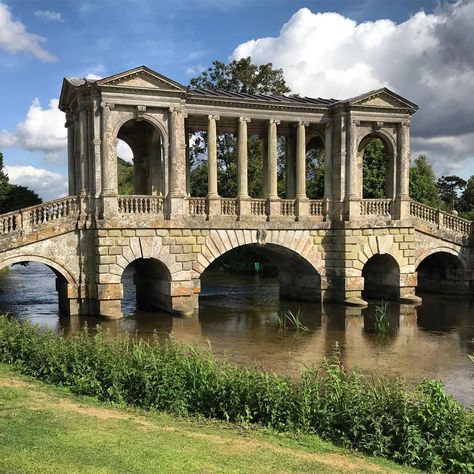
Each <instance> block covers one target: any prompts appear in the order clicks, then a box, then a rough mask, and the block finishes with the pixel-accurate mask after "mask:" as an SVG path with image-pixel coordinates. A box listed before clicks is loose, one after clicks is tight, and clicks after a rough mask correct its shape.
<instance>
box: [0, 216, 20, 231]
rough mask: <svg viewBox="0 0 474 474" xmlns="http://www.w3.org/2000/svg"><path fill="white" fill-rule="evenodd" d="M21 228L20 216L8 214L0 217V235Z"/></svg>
mask: <svg viewBox="0 0 474 474" xmlns="http://www.w3.org/2000/svg"><path fill="white" fill-rule="evenodd" d="M19 227H21V214H20V213H19V212H9V213H8V214H3V215H2V216H0V234H9V233H10V232H13V231H14V230H17V229H18V228H19Z"/></svg>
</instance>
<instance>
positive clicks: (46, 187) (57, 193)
mask: <svg viewBox="0 0 474 474" xmlns="http://www.w3.org/2000/svg"><path fill="white" fill-rule="evenodd" d="M5 171H6V173H7V174H8V177H9V180H10V183H12V184H18V185H21V186H27V187H28V188H30V189H32V190H33V191H35V192H36V193H38V195H39V196H40V197H41V198H42V199H43V200H44V201H49V200H51V199H56V198H59V197H62V196H67V194H68V180H67V178H66V177H65V176H63V175H62V174H59V173H53V172H52V171H48V170H45V169H43V168H35V167H34V166H5Z"/></svg>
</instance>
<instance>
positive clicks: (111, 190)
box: [100, 102, 118, 218]
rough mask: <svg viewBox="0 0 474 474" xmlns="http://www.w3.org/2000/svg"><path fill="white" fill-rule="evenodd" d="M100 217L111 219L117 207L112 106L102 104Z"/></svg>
mask: <svg viewBox="0 0 474 474" xmlns="http://www.w3.org/2000/svg"><path fill="white" fill-rule="evenodd" d="M100 105H101V107H102V114H101V115H102V166H101V171H102V192H101V195H102V216H103V217H104V218H107V217H109V216H110V217H113V216H115V215H116V214H117V213H118V206H117V194H118V193H117V188H118V184H117V139H116V138H115V137H113V136H112V120H111V111H112V110H113V109H114V104H109V103H106V102H102V103H101V104H100Z"/></svg>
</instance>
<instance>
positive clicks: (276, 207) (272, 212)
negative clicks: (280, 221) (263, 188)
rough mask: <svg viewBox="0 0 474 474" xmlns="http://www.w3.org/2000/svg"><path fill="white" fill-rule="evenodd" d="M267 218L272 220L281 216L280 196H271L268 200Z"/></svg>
mask: <svg viewBox="0 0 474 474" xmlns="http://www.w3.org/2000/svg"><path fill="white" fill-rule="evenodd" d="M266 210H267V218H268V220H272V219H275V218H278V217H280V216H281V203H280V199H279V198H278V197H269V198H267V202H266Z"/></svg>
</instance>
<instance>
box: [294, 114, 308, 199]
mask: <svg viewBox="0 0 474 474" xmlns="http://www.w3.org/2000/svg"><path fill="white" fill-rule="evenodd" d="M306 125H307V124H306V123H304V122H298V124H297V129H296V197H297V198H298V199H306V131H305V127H306Z"/></svg>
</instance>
